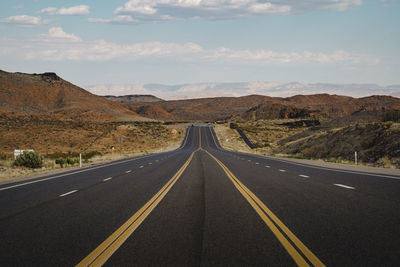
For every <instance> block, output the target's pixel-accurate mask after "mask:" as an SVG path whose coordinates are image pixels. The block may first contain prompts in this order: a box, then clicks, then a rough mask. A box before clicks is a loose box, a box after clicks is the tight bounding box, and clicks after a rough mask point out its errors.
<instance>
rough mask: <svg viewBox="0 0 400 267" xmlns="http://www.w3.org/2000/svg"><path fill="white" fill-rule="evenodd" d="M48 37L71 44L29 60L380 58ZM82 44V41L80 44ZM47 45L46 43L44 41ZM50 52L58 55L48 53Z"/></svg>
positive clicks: (37, 52)
mask: <svg viewBox="0 0 400 267" xmlns="http://www.w3.org/2000/svg"><path fill="white" fill-rule="evenodd" d="M48 36H50V37H53V38H58V39H62V40H63V41H74V42H75V43H71V42H69V43H68V44H67V43H63V42H47V43H45V44H41V45H39V46H38V47H36V48H35V49H32V50H31V51H29V52H28V53H27V55H28V56H27V58H29V59H42V60H86V61H108V60H122V61H135V60H139V59H158V60H169V61H181V62H209V63H217V64H219V63H233V64H252V65H268V64H280V65H288V64H298V65H304V64H320V65H329V64H330V65H332V64H347V65H349V64H350V65H356V64H369V65H374V64H377V63H379V60H380V59H379V58H377V57H372V56H367V55H362V54H357V53H350V52H347V51H343V50H336V51H332V52H330V53H322V52H309V51H303V52H279V51H272V50H267V49H264V50H249V49H245V50H237V49H231V48H226V47H220V48H215V49H205V48H203V47H202V46H200V45H198V44H196V43H190V42H189V43H182V44H180V43H165V42H143V43H133V44H116V43H112V42H107V41H104V40H98V41H93V42H85V41H81V40H80V39H79V38H78V37H77V36H75V35H73V34H68V33H65V32H64V31H63V30H62V29H61V28H59V27H53V28H51V29H50V31H49V34H48ZM78 41H79V42H78ZM43 42H44V41H43ZM49 51H57V53H54V54H55V55H53V54H51V55H50V54H49Z"/></svg>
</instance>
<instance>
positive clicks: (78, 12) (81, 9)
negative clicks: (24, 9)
mask: <svg viewBox="0 0 400 267" xmlns="http://www.w3.org/2000/svg"><path fill="white" fill-rule="evenodd" d="M89 9H90V7H89V6H87V5H79V6H73V7H63V8H60V9H57V8H55V7H47V8H44V9H42V10H40V11H39V13H45V14H48V15H67V16H83V15H88V14H89V13H90V11H89Z"/></svg>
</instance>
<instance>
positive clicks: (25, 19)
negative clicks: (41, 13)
mask: <svg viewBox="0 0 400 267" xmlns="http://www.w3.org/2000/svg"><path fill="white" fill-rule="evenodd" d="M0 22H3V23H7V24H12V25H16V26H20V27H34V26H39V25H40V24H41V23H42V22H41V18H40V17H34V16H28V15H19V16H11V17H8V18H4V19H2V20H0Z"/></svg>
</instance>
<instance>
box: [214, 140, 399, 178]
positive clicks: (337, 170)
mask: <svg viewBox="0 0 400 267" xmlns="http://www.w3.org/2000/svg"><path fill="white" fill-rule="evenodd" d="M214 143H215V140H214ZM220 150H221V151H222V152H227V153H230V154H238V155H246V156H250V157H255V158H259V159H268V160H273V161H279V162H284V163H288V164H292V165H297V166H303V167H306V168H312V169H318V170H325V171H332V172H342V173H352V174H358V175H367V176H374V177H384V178H389V179H395V180H400V177H398V176H391V175H385V174H374V173H368V172H357V171H346V170H339V169H332V168H329V167H326V168H323V167H317V166H312V165H308V164H302V163H296V162H291V161H287V160H284V159H277V158H271V157H268V156H259V155H253V154H246V153H241V152H236V151H230V150H226V149H222V148H221V149H220Z"/></svg>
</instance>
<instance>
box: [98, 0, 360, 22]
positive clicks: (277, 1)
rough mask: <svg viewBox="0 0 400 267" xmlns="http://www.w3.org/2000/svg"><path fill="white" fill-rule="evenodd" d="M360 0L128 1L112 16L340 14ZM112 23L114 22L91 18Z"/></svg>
mask: <svg viewBox="0 0 400 267" xmlns="http://www.w3.org/2000/svg"><path fill="white" fill-rule="evenodd" d="M361 4H362V0H302V1H299V0H269V1H265V0H179V1H177V0H129V1H127V2H126V3H125V4H124V5H123V6H120V7H118V8H116V9H115V11H114V13H115V14H116V15H133V16H134V19H135V20H138V21H140V22H146V21H164V20H166V19H165V18H168V20H182V19H193V18H204V19H212V20H215V19H233V18H241V17H248V16H253V15H268V14H291V13H304V12H308V11H314V10H326V9H330V10H339V11H344V10H347V9H349V8H351V7H354V6H359V5H361ZM91 21H92V22H103V23H115V19H92V20H91Z"/></svg>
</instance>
